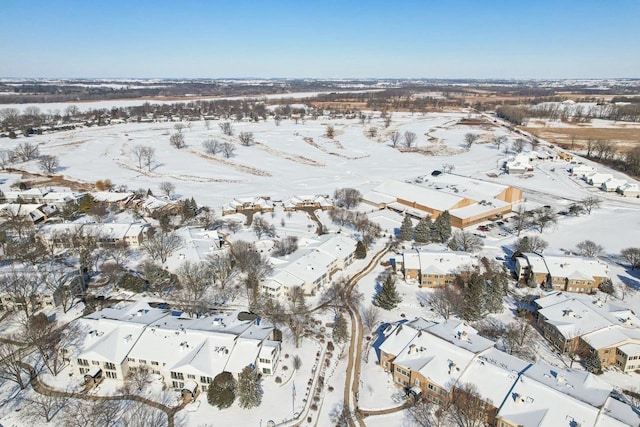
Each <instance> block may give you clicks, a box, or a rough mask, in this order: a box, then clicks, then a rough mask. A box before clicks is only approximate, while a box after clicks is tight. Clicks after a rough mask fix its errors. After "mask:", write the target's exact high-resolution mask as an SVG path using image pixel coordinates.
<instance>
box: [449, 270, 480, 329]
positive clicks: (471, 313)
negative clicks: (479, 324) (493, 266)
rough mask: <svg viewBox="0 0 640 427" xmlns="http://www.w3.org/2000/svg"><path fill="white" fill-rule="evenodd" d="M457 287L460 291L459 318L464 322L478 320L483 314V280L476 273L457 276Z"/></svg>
mask: <svg viewBox="0 0 640 427" xmlns="http://www.w3.org/2000/svg"><path fill="white" fill-rule="evenodd" d="M456 283H457V285H458V286H459V287H460V288H461V289H462V309H461V312H460V314H461V317H462V318H463V319H464V320H479V319H480V318H481V317H482V314H483V311H484V309H483V306H484V304H483V301H482V300H483V298H484V296H485V295H484V291H485V279H484V278H483V277H482V275H480V274H479V273H478V272H475V271H474V272H473V273H471V274H464V275H458V277H456Z"/></svg>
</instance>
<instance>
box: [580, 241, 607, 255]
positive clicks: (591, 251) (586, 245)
mask: <svg viewBox="0 0 640 427" xmlns="http://www.w3.org/2000/svg"><path fill="white" fill-rule="evenodd" d="M576 250H577V251H578V253H579V254H580V255H583V256H586V257H589V258H597V257H599V256H600V255H602V252H603V251H604V248H603V247H602V246H601V245H599V244H597V243H596V242H593V241H591V240H583V241H582V242H580V243H578V244H577V245H576Z"/></svg>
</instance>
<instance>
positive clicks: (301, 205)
mask: <svg viewBox="0 0 640 427" xmlns="http://www.w3.org/2000/svg"><path fill="white" fill-rule="evenodd" d="M283 207H284V210H285V211H295V210H298V209H309V208H311V209H322V210H326V209H331V208H332V207H333V202H332V201H331V199H330V198H329V196H326V195H325V196H322V195H316V196H293V197H292V198H290V199H289V200H285V201H284V202H283Z"/></svg>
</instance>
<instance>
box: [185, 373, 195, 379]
mask: <svg viewBox="0 0 640 427" xmlns="http://www.w3.org/2000/svg"><path fill="white" fill-rule="evenodd" d="M187 378H188V379H190V380H195V379H196V376H195V375H193V374H187Z"/></svg>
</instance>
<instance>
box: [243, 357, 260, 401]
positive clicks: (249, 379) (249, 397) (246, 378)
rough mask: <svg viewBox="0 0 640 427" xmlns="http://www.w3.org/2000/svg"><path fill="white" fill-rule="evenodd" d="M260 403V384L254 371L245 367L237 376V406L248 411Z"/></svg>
mask: <svg viewBox="0 0 640 427" xmlns="http://www.w3.org/2000/svg"><path fill="white" fill-rule="evenodd" d="M260 403H262V384H261V378H260V374H259V373H258V371H257V370H256V369H252V368H250V367H248V366H247V367H245V368H244V369H243V370H242V372H240V375H239V376H238V406H240V407H241V408H243V409H250V408H255V407H257V406H260Z"/></svg>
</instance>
